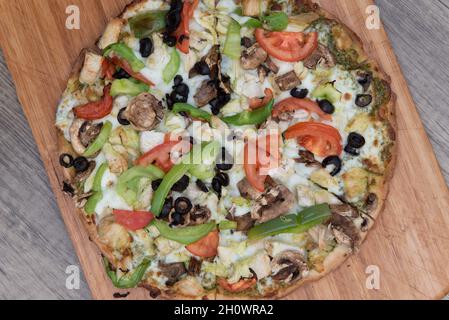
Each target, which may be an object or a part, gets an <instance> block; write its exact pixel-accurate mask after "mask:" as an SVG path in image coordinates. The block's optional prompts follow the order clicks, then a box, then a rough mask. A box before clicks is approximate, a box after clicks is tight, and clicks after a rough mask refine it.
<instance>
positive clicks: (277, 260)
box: [271, 250, 309, 283]
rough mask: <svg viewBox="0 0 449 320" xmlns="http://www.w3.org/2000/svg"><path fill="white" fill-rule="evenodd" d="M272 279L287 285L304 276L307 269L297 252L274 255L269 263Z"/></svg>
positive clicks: (291, 251) (287, 251)
mask: <svg viewBox="0 0 449 320" xmlns="http://www.w3.org/2000/svg"><path fill="white" fill-rule="evenodd" d="M271 266H272V270H273V274H274V275H273V276H272V278H273V279H274V280H277V281H285V282H287V283H290V282H293V281H297V280H300V279H302V278H303V277H304V276H306V274H307V272H308V271H309V268H308V267H307V263H306V262H305V261H304V257H303V255H302V254H301V253H300V252H299V251H294V250H286V251H283V252H281V253H279V254H278V255H276V256H275V257H274V259H273V261H271Z"/></svg>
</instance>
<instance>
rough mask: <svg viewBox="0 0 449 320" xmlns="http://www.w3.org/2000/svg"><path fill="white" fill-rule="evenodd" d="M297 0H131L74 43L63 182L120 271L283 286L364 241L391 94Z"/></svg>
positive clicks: (174, 279)
mask: <svg viewBox="0 0 449 320" xmlns="http://www.w3.org/2000/svg"><path fill="white" fill-rule="evenodd" d="M301 3H302V4H300V5H299V4H297V2H295V1H288V2H285V1H280V2H277V1H259V0H258V1H251V0H248V1H245V0H244V1H236V0H219V1H209V0H184V1H182V0H171V1H161V0H140V1H135V2H133V3H132V4H131V5H129V6H128V7H127V8H126V10H125V11H124V13H123V14H122V15H121V16H120V17H118V18H116V19H113V20H111V22H110V23H109V24H108V26H107V27H106V30H105V32H104V34H103V35H102V36H101V37H100V40H99V41H98V43H97V47H96V48H92V49H89V50H85V51H84V52H83V54H82V55H81V57H80V62H79V64H78V65H79V66H78V67H76V68H75V72H74V74H73V75H72V77H71V78H70V79H69V81H68V85H67V89H66V90H65V92H64V94H63V97H62V99H61V101H60V104H59V106H58V110H57V116H56V126H57V127H58V128H59V129H60V132H61V140H62V141H63V143H62V144H61V156H60V162H61V165H62V166H63V168H64V171H65V173H66V182H65V184H64V189H65V190H70V191H71V193H72V196H73V198H74V200H75V203H76V205H77V207H78V208H79V209H80V212H81V213H82V216H83V219H84V220H85V221H86V227H87V229H88V231H89V233H90V235H91V238H92V239H93V240H94V241H95V242H96V243H97V245H98V246H99V248H100V250H101V252H102V254H103V255H104V256H105V269H106V272H107V274H108V276H109V277H110V279H111V281H112V282H113V284H114V285H115V286H116V287H118V288H134V287H138V286H141V287H144V288H147V289H148V290H149V292H150V295H151V297H153V298H156V297H166V298H190V299H201V298H203V297H218V298H220V297H223V298H225V297H240V298H245V297H252V298H270V297H280V296H282V295H285V294H287V293H288V292H290V291H291V290H293V289H294V288H296V287H298V286H299V285H301V284H303V283H304V282H306V281H312V280H316V279H318V278H320V277H322V276H323V275H325V274H326V273H328V272H330V271H331V270H332V269H333V268H334V267H336V266H337V265H338V264H340V263H342V262H343V260H344V259H345V258H346V257H347V256H349V255H350V254H351V253H354V252H356V251H357V250H358V249H359V247H360V245H361V243H362V241H363V239H364V238H365V237H366V234H367V231H368V230H369V228H370V227H371V226H372V225H373V223H374V219H375V218H376V216H377V215H378V214H379V212H380V210H381V208H382V205H383V202H384V200H385V197H386V192H387V182H388V181H387V180H388V177H389V176H390V174H391V170H392V164H393V162H394V155H395V149H394V147H395V134H394V117H393V104H394V99H393V94H392V93H391V90H390V86H389V83H388V79H387V78H386V76H385V75H384V74H382V73H381V72H380V71H379V68H378V66H377V64H376V63H375V62H374V61H372V60H370V59H369V57H368V56H367V55H366V54H365V53H364V51H363V48H362V46H361V44H360V42H359V40H358V39H357V38H356V37H355V35H353V33H352V32H351V31H350V30H349V29H347V28H346V27H345V26H344V25H343V24H341V23H340V22H339V21H337V20H336V19H334V18H333V17H331V16H330V15H329V14H328V13H326V12H324V11H323V10H321V9H320V8H319V7H318V6H317V5H315V4H313V3H311V2H309V1H302V2H301ZM256 155H257V156H256ZM197 157H199V158H197Z"/></svg>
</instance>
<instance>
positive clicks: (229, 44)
mask: <svg viewBox="0 0 449 320" xmlns="http://www.w3.org/2000/svg"><path fill="white" fill-rule="evenodd" d="M240 30H241V26H240V24H239V23H238V22H237V21H235V20H234V19H231V22H230V23H229V26H228V32H227V35H226V41H225V45H224V49H223V54H224V55H226V56H228V57H229V58H231V59H234V60H237V59H240V55H241V50H242V48H241V44H240V42H241V39H242V38H241V35H240Z"/></svg>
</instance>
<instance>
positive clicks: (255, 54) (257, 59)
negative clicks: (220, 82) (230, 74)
mask: <svg viewBox="0 0 449 320" xmlns="http://www.w3.org/2000/svg"><path fill="white" fill-rule="evenodd" d="M267 58H268V54H267V52H266V51H265V50H264V49H262V48H261V47H260V46H259V44H258V43H255V44H254V45H252V46H251V47H250V48H248V49H246V50H244V51H243V52H242V56H241V57H240V64H241V66H242V68H243V69H245V70H254V69H257V67H259V66H260V65H261V64H262V63H264V62H265V60H267Z"/></svg>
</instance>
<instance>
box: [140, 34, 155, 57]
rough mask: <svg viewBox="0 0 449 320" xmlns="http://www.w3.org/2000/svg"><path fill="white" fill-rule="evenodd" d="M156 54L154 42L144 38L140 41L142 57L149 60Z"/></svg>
mask: <svg viewBox="0 0 449 320" xmlns="http://www.w3.org/2000/svg"><path fill="white" fill-rule="evenodd" d="M153 52H154V46H153V40H151V39H150V38H143V39H141V40H140V55H141V56H142V57H144V58H148V57H149V56H150V55H151V54H152V53H153Z"/></svg>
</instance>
